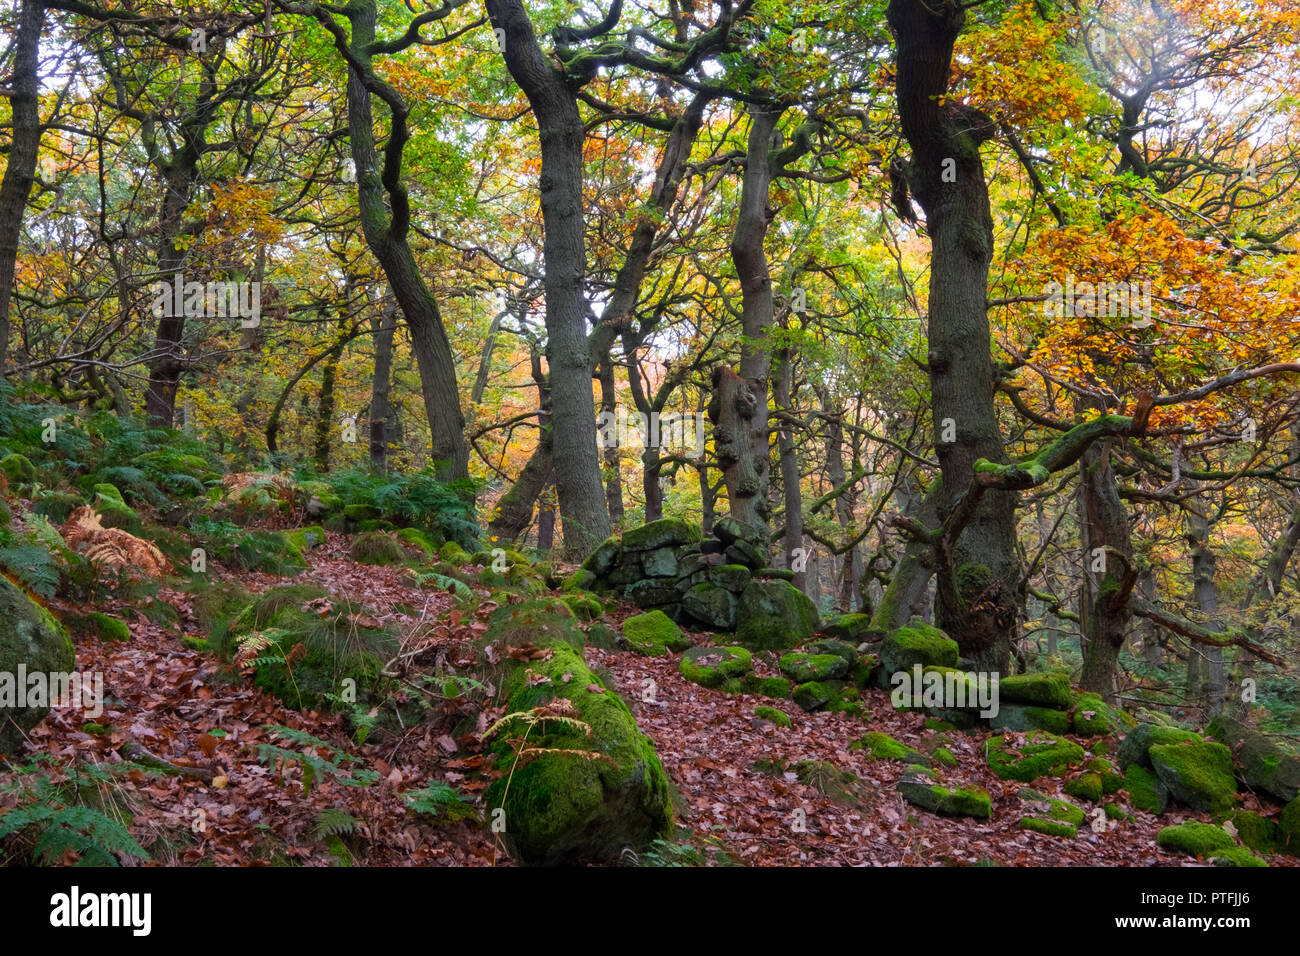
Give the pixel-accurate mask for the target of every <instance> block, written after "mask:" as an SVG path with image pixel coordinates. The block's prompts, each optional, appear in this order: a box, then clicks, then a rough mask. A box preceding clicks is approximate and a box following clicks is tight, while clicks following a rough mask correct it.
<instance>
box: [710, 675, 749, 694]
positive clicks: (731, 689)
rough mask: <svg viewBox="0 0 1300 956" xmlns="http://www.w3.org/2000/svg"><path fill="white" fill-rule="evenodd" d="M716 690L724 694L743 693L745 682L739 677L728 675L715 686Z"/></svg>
mask: <svg viewBox="0 0 1300 956" xmlns="http://www.w3.org/2000/svg"><path fill="white" fill-rule="evenodd" d="M717 690H719V691H721V692H722V693H724V694H743V693H745V682H744V681H743V680H741V679H740V678H739V677H728V678H727V679H726V680H724V681H723V682H722V683H721V684H719V685H718V686H717Z"/></svg>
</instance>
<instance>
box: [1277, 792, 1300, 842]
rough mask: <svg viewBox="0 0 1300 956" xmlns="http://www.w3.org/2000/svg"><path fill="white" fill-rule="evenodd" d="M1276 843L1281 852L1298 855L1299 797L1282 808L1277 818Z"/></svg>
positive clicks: (1299, 836)
mask: <svg viewBox="0 0 1300 956" xmlns="http://www.w3.org/2000/svg"><path fill="white" fill-rule="evenodd" d="M1277 843H1278V846H1279V847H1281V848H1282V852H1283V853H1288V854H1290V855H1291V856H1300V797H1296V798H1295V799H1294V800H1292V801H1291V802H1290V803H1288V804H1287V805H1286V806H1285V807H1283V808H1282V814H1281V815H1280V816H1279V817H1278V818H1277Z"/></svg>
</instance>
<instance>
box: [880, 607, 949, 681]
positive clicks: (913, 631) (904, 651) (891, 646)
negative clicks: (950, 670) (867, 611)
mask: <svg viewBox="0 0 1300 956" xmlns="http://www.w3.org/2000/svg"><path fill="white" fill-rule="evenodd" d="M958 654H959V651H958V648H957V642H956V641H954V640H952V639H951V638H950V637H948V635H947V634H945V633H944V632H943V631H941V630H939V629H938V628H937V627H930V626H929V625H928V624H923V623H921V621H920V620H919V619H917V618H913V620H912V623H911V624H909V625H908V626H907V627H900V628H897V629H895V630H894V631H892V632H891V633H890V634H889V636H888V637H886V638H885V639H884V641H882V642H881V645H880V662H881V666H883V667H884V669H885V673H886V674H897V673H899V672H900V671H910V670H911V669H912V667H913V666H914V665H916V664H920V665H921V666H922V667H930V666H934V667H956V666H957V658H958Z"/></svg>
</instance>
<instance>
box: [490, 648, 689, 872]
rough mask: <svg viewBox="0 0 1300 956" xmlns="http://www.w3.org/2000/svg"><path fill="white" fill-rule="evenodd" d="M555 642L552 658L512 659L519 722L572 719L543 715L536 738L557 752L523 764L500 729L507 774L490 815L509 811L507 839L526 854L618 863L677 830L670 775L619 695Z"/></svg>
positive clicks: (511, 697) (498, 748)
mask: <svg viewBox="0 0 1300 956" xmlns="http://www.w3.org/2000/svg"><path fill="white" fill-rule="evenodd" d="M550 646H551V648H552V649H553V650H554V654H553V656H552V657H551V658H550V659H548V660H534V661H529V662H527V663H523V662H518V661H514V660H512V659H510V658H506V659H505V661H503V664H504V665H505V667H506V676H505V678H504V680H503V682H502V689H503V693H504V697H505V699H506V700H507V706H506V711H507V715H518V716H516V719H515V724H516V727H515V729H522V726H523V723H522V722H523V721H528V720H536V719H537V718H538V717H541V718H545V717H547V716H551V715H553V716H555V717H562V718H564V719H563V720H552V721H545V720H544V719H543V721H542V722H539V723H536V724H534V725H533V728H532V733H531V735H530V737H529V738H528V744H527V746H528V747H529V749H538V750H545V751H550V752H548V753H543V754H541V755H540V756H537V757H535V758H534V759H531V760H527V761H524V762H520V763H515V761H514V757H515V753H514V751H513V749H512V744H511V743H510V741H509V739H507V738H508V737H509V736H511V735H510V734H509V733H508V732H503V733H501V734H498V735H497V737H496V740H495V741H494V742H493V744H492V749H493V751H494V752H495V754H496V766H497V767H498V768H500V769H501V770H502V775H501V777H500V778H499V779H497V780H496V781H495V782H493V784H492V785H491V786H490V787H488V790H487V793H486V800H487V806H488V811H489V815H491V814H492V812H493V811H494V810H496V809H498V808H500V809H502V810H504V811H505V812H504V815H503V820H504V823H505V827H504V829H503V830H502V831H501V838H502V840H503V841H504V842H505V845H506V848H507V849H508V850H509V852H510V854H511V856H512V857H513V858H514V859H515V860H516V862H519V863H523V864H526V865H558V864H574V863H580V862H588V861H590V862H606V863H611V862H615V861H617V860H618V859H619V857H620V855H621V854H622V852H623V850H624V849H626V848H630V849H632V850H634V851H640V850H643V849H644V848H645V847H646V846H647V845H649V844H650V843H651V842H652V841H653V840H655V839H657V838H661V837H667V836H669V835H670V834H671V832H672V801H671V797H670V795H669V786H668V778H667V776H666V774H665V773H664V770H663V766H662V765H661V764H660V762H659V758H658V756H656V754H655V752H654V747H653V746H652V745H651V743H650V741H649V740H648V739H647V738H646V737H645V736H644V735H642V734H641V732H640V731H639V730H638V729H637V726H636V721H635V720H634V719H633V718H632V714H631V712H630V711H629V710H628V708H627V705H626V704H625V703H624V702H623V701H622V700H621V699H620V698H619V696H618V695H617V694H615V693H614V692H613V691H610V690H608V689H606V688H605V686H604V684H603V683H602V682H601V680H600V678H599V677H597V676H596V675H595V674H593V673H592V672H591V670H590V669H589V668H588V667H587V665H586V662H584V661H583V659H582V655H581V654H580V653H579V652H578V651H576V650H574V649H573V648H572V647H571V646H570V645H569V644H568V643H566V642H562V641H557V642H555V643H553V644H551V645H550ZM539 678H541V680H540V681H539ZM503 719H504V720H507V721H509V716H507V718H503ZM575 722H577V723H576V724H575ZM505 729H506V731H508V730H509V729H510V726H509V723H507V724H506V725H505Z"/></svg>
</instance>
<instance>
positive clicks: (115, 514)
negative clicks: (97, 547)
mask: <svg viewBox="0 0 1300 956" xmlns="http://www.w3.org/2000/svg"><path fill="white" fill-rule="evenodd" d="M94 493H95V497H94V500H93V501H92V503H91V507H93V508H94V509H95V511H96V513H98V515H99V518H100V521H99V523H100V524H102V525H103V526H104V527H105V528H120V529H121V530H123V531H127V532H129V533H131V534H134V535H139V534H140V532H141V525H140V516H139V515H138V514H136V513H135V509H134V508H132V507H131V506H130V505H128V504H127V503H126V502H125V501H124V500H123V499H122V492H120V491H118V490H117V486H116V485H110V484H99V485H95V487H94Z"/></svg>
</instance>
